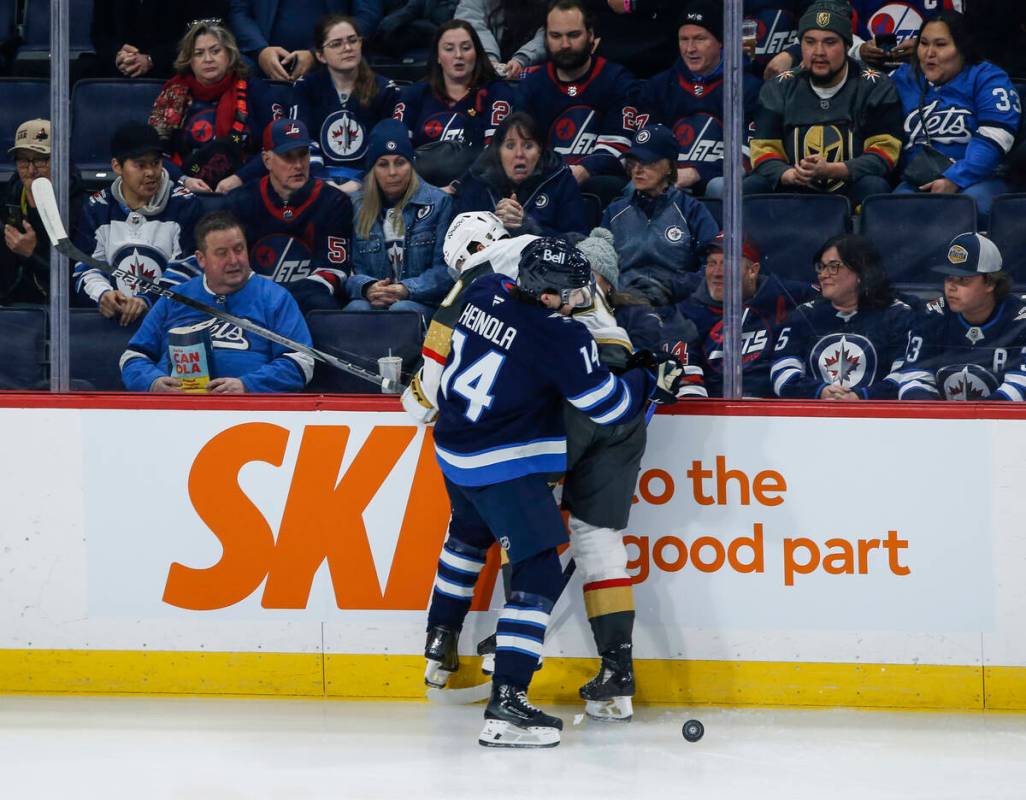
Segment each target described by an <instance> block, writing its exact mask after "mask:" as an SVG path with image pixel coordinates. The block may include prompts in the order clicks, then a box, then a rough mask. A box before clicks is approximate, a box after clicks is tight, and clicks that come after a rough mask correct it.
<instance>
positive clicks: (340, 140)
mask: <svg viewBox="0 0 1026 800" xmlns="http://www.w3.org/2000/svg"><path fill="white" fill-rule="evenodd" d="M374 78H375V82H376V84H377V87H378V92H377V94H375V95H374V97H373V98H372V99H371V101H370V103H369V104H368V105H366V106H364V105H361V104H360V101H359V99H357V98H356V97H345V96H340V95H339V93H338V90H337V89H335V84H334V83H332V81H331V74H330V73H329V71H328V70H326V69H322V70H320V71H318V72H315V73H313V74H312V75H307V76H305V77H303V78H300V79H299V80H298V81H297V82H296V84H295V86H293V87H292V104H293V105H292V116H293V117H295V118H296V119H301V120H303V122H305V123H306V127H307V129H308V130H309V131H310V136H311V138H312V139H313V144H312V145H311V147H310V164H311V166H312V167H313V168H314V169H317V168H319V167H321V166H322V165H323V167H324V169H326V170H327V171H328V174H330V175H334V174H335V172H333V170H336V171H341V170H345V169H349V170H352V172H353V173H354V174H362V173H363V171H364V169H363V157H364V154H366V152H367V137H368V136H369V135H370V131H371V129H372V128H373V127H374V126H375V125H376V124H377V123H378V122H380V121H381V120H383V119H387V118H388V117H390V116H391V115H392V110H393V109H394V108H395V104H396V100H397V99H398V97H399V90H398V89H397V88H396V86H395V84H393V83H392V82H391V81H387V80H385V79H384V78H382V77H381V76H380V75H375V76H374ZM318 174H320V173H318Z"/></svg>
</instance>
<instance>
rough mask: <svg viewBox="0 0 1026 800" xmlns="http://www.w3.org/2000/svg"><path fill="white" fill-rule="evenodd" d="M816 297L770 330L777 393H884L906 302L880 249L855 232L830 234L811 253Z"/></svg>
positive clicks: (839, 396)
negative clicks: (889, 276) (887, 271)
mask: <svg viewBox="0 0 1026 800" xmlns="http://www.w3.org/2000/svg"><path fill="white" fill-rule="evenodd" d="M815 267H816V275H817V276H818V278H819V285H820V290H821V291H822V293H823V298H822V299H821V300H814V301H812V302H809V303H803V304H802V305H800V306H798V307H797V308H796V309H795V310H794V311H793V312H792V314H791V316H790V317H789V318H788V320H787V322H786V323H785V324H784V327H782V328H781V329H780V332H779V333H778V334H777V342H776V346H775V347H774V353H773V357H774V361H773V366H772V367H771V368H770V380H771V381H772V382H773V391H774V393H775V394H776V395H777V396H778V397H787V398H803V399H814V398H821V399H823V400H890V399H893V398H895V397H897V394H898V388H897V384H895V383H894V382H893V381H890V380H886V378H887V377H888V375H889V374H890V373H891V372H892V371H893V370H894V369H895V368H896V366H897V365H899V364H900V362H901V359H902V358H903V356H904V354H905V348H906V345H907V344H908V333H909V329H910V327H911V325H912V312H911V309H910V308H909V307H908V306H907V305H906V304H905V303H903V302H901V301H900V300H895V299H894V297H893V295H892V293H891V289H890V285H889V284H888V283H887V278H886V276H885V275H884V272H883V269H882V267H881V266H880V254H879V253H878V252H877V250H876V248H875V247H874V246H873V244H872V243H871V242H870V241H869V240H868V239H865V238H863V237H862V236H858V235H855V234H842V235H840V236H835V237H833V238H832V239H829V240H828V241H827V242H826V244H824V245H823V247H822V248H821V249H820V251H819V252H818V253H817V254H816V257H815Z"/></svg>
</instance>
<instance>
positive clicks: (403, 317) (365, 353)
mask: <svg viewBox="0 0 1026 800" xmlns="http://www.w3.org/2000/svg"><path fill="white" fill-rule="evenodd" d="M306 321H307V324H308V325H309V326H310V335H311V336H312V337H313V341H314V347H316V348H318V349H319V350H324V351H325V352H327V353H332V354H333V355H336V356H338V357H339V358H341V359H343V360H345V361H349V362H351V363H353V364H355V365H356V366H358V367H363V368H364V369H368V370H370V371H371V372H374V373H377V371H378V359H379V358H381V357H382V356H387V355H388V354H389V352H391V354H392V355H395V356H400V357H401V358H402V360H403V374H402V382H403V383H409V380H410V373H411V371H412V370H413V368H414V367H415V365H416V364H417V359H418V358H419V357H420V346H421V342H422V340H423V338H424V332H423V328H422V326H421V319H420V314H417V313H415V312H413V311H410V312H399V311H311V312H310V313H309V314H307V315H306ZM307 391H308V392H325V393H338V394H367V393H371V394H374V393H377V392H378V391H379V390H378V388H377V387H376V386H375V385H374V384H373V383H370V382H369V381H365V380H363V379H362V378H357V377H356V376H354V375H350V374H349V373H347V372H342V371H341V370H337V369H335V368H334V367H329V366H328V365H327V364H323V363H321V362H320V361H318V362H317V366H316V369H315V370H314V377H313V380H312V381H310V383H309V385H308V386H307Z"/></svg>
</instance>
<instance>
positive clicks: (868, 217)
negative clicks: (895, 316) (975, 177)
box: [860, 194, 976, 290]
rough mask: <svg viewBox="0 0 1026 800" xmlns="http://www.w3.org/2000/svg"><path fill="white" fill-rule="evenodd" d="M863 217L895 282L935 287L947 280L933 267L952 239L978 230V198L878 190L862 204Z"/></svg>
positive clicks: (912, 286)
mask: <svg viewBox="0 0 1026 800" xmlns="http://www.w3.org/2000/svg"><path fill="white" fill-rule="evenodd" d="M860 220H861V224H860V230H861V233H862V234H863V235H865V236H866V237H868V238H869V239H870V240H871V241H872V242H873V244H875V245H876V246H877V248H878V249H879V250H880V255H881V256H882V257H883V264H884V270H885V271H886V273H887V276H888V277H889V278H890V279H891V282H892V283H894V284H895V286H897V287H898V288H901V289H910V290H920V289H922V290H926V289H935V288H937V286H939V285H940V282H941V281H940V277H939V276H938V275H935V274H933V273H932V272H930V267H931V266H934V265H935V264H936V263H937V259H938V258H939V257H940V255H941V254H942V253H943V250H944V247H945V246H946V245H947V244H948V242H950V241H951V240H952V238H954V237H955V236H956V235H957V234H959V233H964V232H966V231H975V230H976V201H975V200H973V198H971V197H967V196H966V195H964V194H875V195H871V196H870V197H868V198H867V199H866V201H865V202H864V203H863V204H862V214H861V216H860Z"/></svg>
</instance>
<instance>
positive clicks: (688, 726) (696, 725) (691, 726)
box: [680, 719, 705, 742]
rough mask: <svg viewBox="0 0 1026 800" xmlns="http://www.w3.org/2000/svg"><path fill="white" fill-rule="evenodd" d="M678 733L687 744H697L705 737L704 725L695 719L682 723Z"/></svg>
mask: <svg viewBox="0 0 1026 800" xmlns="http://www.w3.org/2000/svg"><path fill="white" fill-rule="evenodd" d="M680 732H681V734H682V735H683V736H684V738H685V739H687V740H688V741H689V742H697V741H698V740H699V739H701V738H702V737H703V736H705V725H703V724H702V723H701V722H699V721H698V720H697V719H689V720H688V721H687V722H685V723H684V727H683V728H681V730H680Z"/></svg>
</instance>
